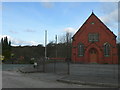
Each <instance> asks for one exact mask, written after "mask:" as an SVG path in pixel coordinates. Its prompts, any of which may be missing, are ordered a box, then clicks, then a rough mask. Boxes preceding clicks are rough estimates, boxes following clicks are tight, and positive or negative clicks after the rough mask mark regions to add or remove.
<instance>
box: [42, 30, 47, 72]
mask: <svg viewBox="0 0 120 90" xmlns="http://www.w3.org/2000/svg"><path fill="white" fill-rule="evenodd" d="M46 46H47V30H45V58H44V61H43V72H45V61H46V59H47V47H46Z"/></svg>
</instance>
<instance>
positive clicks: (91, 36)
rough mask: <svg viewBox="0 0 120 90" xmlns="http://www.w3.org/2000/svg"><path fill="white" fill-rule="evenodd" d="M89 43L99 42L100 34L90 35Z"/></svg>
mask: <svg viewBox="0 0 120 90" xmlns="http://www.w3.org/2000/svg"><path fill="white" fill-rule="evenodd" d="M88 39H89V42H97V41H98V40H99V35H98V33H93V34H88Z"/></svg>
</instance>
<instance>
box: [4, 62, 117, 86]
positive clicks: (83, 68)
mask: <svg viewBox="0 0 120 90" xmlns="http://www.w3.org/2000/svg"><path fill="white" fill-rule="evenodd" d="M22 66H23V65H22ZM22 66H21V65H20V66H19V65H3V68H2V70H3V71H2V87H3V88H99V86H89V85H77V84H67V83H62V82H57V81H56V80H57V79H59V78H61V77H63V76H65V74H55V73H51V71H53V70H52V69H51V70H49V69H50V67H49V69H48V70H47V72H46V73H29V74H23V73H20V72H16V71H17V68H19V67H22ZM56 66H57V67H58V66H59V65H56ZM60 66H61V68H62V69H61V68H60V69H59V68H56V70H57V73H58V72H61V70H62V72H63V71H64V72H66V70H67V68H64V69H63V67H62V65H61V64H60ZM117 69H118V67H117V66H116V65H83V64H81V65H80V64H75V65H74V64H73V65H71V69H70V70H71V72H70V74H71V75H73V76H74V75H77V76H79V77H80V76H86V77H88V76H97V77H102V78H106V77H108V81H109V78H114V82H116V81H117V80H116V79H117V78H118V70H117ZM96 72H97V73H96ZM77 79H79V78H77ZM110 80H111V79H110ZM102 81H103V80H102Z"/></svg>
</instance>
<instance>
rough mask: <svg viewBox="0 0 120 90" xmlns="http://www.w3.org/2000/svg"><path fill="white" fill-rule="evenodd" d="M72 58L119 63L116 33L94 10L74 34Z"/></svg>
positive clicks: (81, 60) (81, 61)
mask: <svg viewBox="0 0 120 90" xmlns="http://www.w3.org/2000/svg"><path fill="white" fill-rule="evenodd" d="M72 60H73V62H80V63H100V64H102V63H109V64H117V63H118V55H117V45H116V35H115V34H114V33H113V32H112V31H110V29H109V28H108V27H107V26H106V25H105V24H104V23H103V22H102V21H101V20H100V19H99V18H98V17H97V16H96V15H95V14H94V13H93V12H92V14H91V15H90V17H89V18H88V19H87V20H86V21H85V23H84V24H83V25H82V26H81V27H80V29H79V30H78V31H77V32H76V33H75V35H74V36H73V41H72Z"/></svg>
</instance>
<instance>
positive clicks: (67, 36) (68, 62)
mask: <svg viewBox="0 0 120 90" xmlns="http://www.w3.org/2000/svg"><path fill="white" fill-rule="evenodd" d="M68 39H69V33H66V40H67V64H68V72H67V74H68V75H69V74H70V60H69V55H68V52H69V51H68V49H69V45H68V44H69V40H68Z"/></svg>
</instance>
